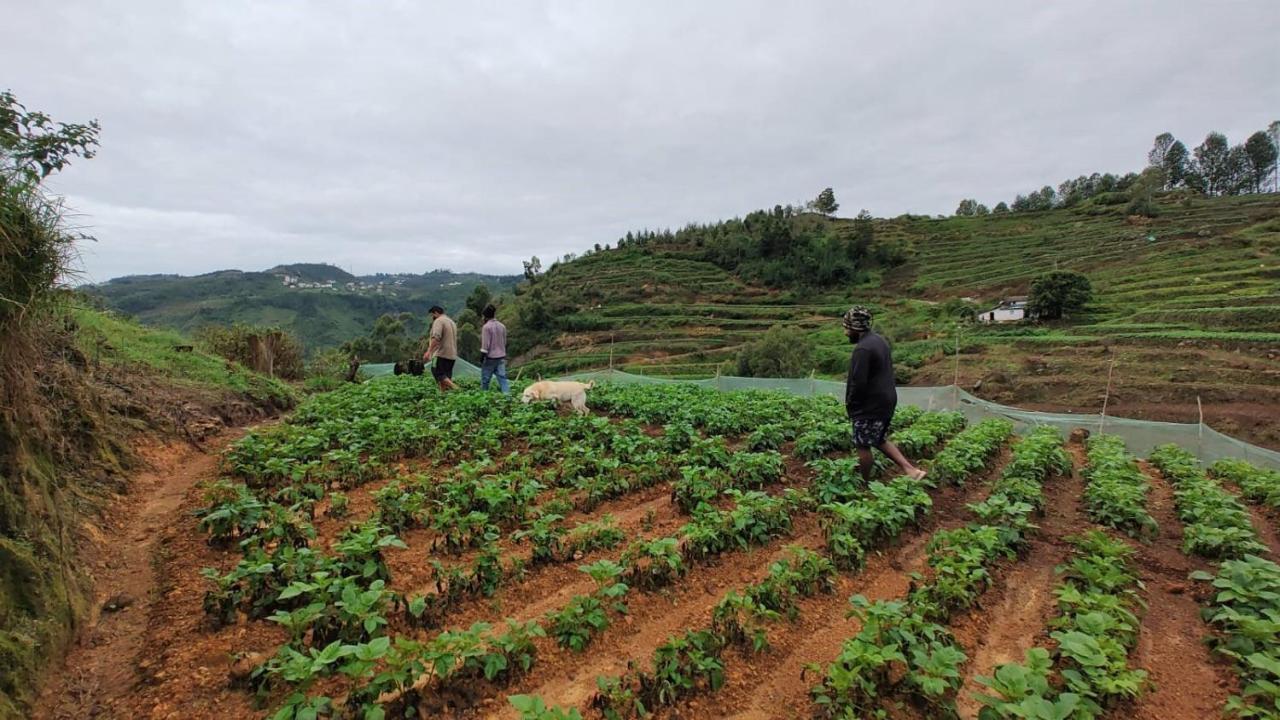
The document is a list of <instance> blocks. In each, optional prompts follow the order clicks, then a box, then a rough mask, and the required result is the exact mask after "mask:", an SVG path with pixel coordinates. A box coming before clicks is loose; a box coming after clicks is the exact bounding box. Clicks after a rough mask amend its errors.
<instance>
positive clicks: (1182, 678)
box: [1126, 462, 1237, 720]
mask: <svg viewBox="0 0 1280 720" xmlns="http://www.w3.org/2000/svg"><path fill="white" fill-rule="evenodd" d="M1139 464H1140V465H1141V467H1142V470H1143V472H1145V473H1146V474H1147V476H1148V477H1149V478H1150V479H1151V493H1150V495H1149V496H1148V501H1147V504H1148V511H1149V512H1150V513H1151V516H1152V517H1154V518H1155V519H1156V522H1157V523H1158V524H1159V526H1160V534H1159V536H1158V537H1156V538H1155V539H1154V540H1152V541H1150V542H1148V543H1138V544H1136V545H1137V547H1138V555H1137V561H1138V567H1139V569H1140V575H1141V578H1142V582H1143V583H1144V584H1145V585H1146V598H1147V603H1148V607H1147V611H1146V613H1145V614H1144V615H1143V617H1142V624H1141V626H1140V629H1139V631H1138V647H1137V648H1136V649H1135V650H1134V653H1133V655H1132V656H1131V659H1132V661H1133V664H1134V665H1135V666H1137V667H1141V668H1143V669H1144V670H1146V671H1147V672H1148V673H1150V676H1149V677H1150V679H1151V682H1152V685H1153V687H1152V688H1151V689H1149V690H1148V691H1147V692H1145V693H1143V694H1142V695H1141V696H1140V697H1139V698H1138V699H1137V701H1136V702H1135V703H1134V705H1133V707H1132V708H1131V709H1129V710H1130V712H1128V713H1126V717H1133V718H1138V719H1140V720H1169V719H1170V718H1184V717H1185V718H1193V717H1203V718H1209V717H1218V716H1220V715H1221V714H1222V706H1223V704H1224V703H1225V702H1226V700H1227V696H1228V695H1230V694H1231V693H1232V692H1233V691H1234V689H1235V687H1236V684H1237V683H1236V680H1235V677H1234V674H1233V673H1231V672H1230V669H1229V668H1228V667H1227V666H1226V665H1225V664H1223V663H1221V662H1218V661H1217V660H1216V659H1215V658H1214V657H1213V654H1212V652H1211V651H1210V650H1209V648H1208V647H1207V646H1206V645H1205V644H1204V642H1203V639H1204V638H1205V637H1206V636H1207V635H1209V633H1210V630H1209V628H1208V626H1206V625H1205V624H1204V622H1203V621H1201V619H1200V605H1199V604H1198V603H1197V602H1196V599H1195V591H1194V588H1193V582H1192V581H1190V580H1188V578H1187V576H1188V575H1189V574H1190V573H1191V572H1192V571H1195V570H1209V571H1212V570H1213V568H1212V566H1210V565H1209V564H1208V563H1206V562H1204V561H1203V560H1200V559H1198V558H1193V557H1190V556H1188V555H1187V554H1185V553H1183V552H1182V550H1181V546H1182V523H1181V521H1179V520H1178V517H1177V512H1176V509H1175V507H1174V498H1173V487H1172V486H1171V484H1170V483H1169V481H1168V480H1167V479H1165V477H1164V476H1163V475H1161V474H1160V471H1159V470H1157V469H1155V468H1154V467H1152V466H1151V465H1149V464H1148V463H1146V462H1140V463H1139Z"/></svg>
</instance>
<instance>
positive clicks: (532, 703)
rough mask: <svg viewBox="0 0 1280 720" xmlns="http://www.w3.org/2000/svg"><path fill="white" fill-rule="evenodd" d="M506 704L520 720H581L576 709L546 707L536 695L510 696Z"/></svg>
mask: <svg viewBox="0 0 1280 720" xmlns="http://www.w3.org/2000/svg"><path fill="white" fill-rule="evenodd" d="M507 702H509V703H511V707H513V708H515V709H516V712H518V713H520V720H582V713H579V712H578V709H577V708H567V709H566V708H562V707H558V706H548V705H547V704H546V702H545V701H543V699H542V698H540V697H538V696H536V695H512V696H511V697H509V698H507Z"/></svg>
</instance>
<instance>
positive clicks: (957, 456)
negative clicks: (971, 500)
mask: <svg viewBox="0 0 1280 720" xmlns="http://www.w3.org/2000/svg"><path fill="white" fill-rule="evenodd" d="M1012 434H1013V423H1011V422H1009V421H1008V420H1005V419H1003V418H990V419H988V420H983V421H982V422H980V423H978V424H977V425H974V426H973V427H970V428H966V429H964V430H962V431H961V432H960V433H959V434H958V435H956V436H955V437H953V438H951V441H950V442H948V443H947V446H946V447H945V448H943V449H942V451H941V452H939V453H938V454H937V455H936V456H935V457H934V459H933V462H932V463H930V465H929V473H930V475H932V479H933V481H934V482H936V483H939V484H944V485H963V484H964V481H965V480H967V479H968V478H969V476H970V475H973V474H974V473H977V472H978V471H980V470H982V469H983V468H985V467H986V466H987V463H989V462H991V460H992V458H994V457H995V454H996V452H998V451H999V450H1000V448H1001V446H1003V445H1004V443H1005V441H1006V440H1008V439H1009V436H1010V435H1012Z"/></svg>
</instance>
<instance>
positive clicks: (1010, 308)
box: [978, 295, 1027, 323]
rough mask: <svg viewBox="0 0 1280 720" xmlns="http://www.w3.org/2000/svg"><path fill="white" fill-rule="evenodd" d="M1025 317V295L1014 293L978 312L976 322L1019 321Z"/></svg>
mask: <svg viewBox="0 0 1280 720" xmlns="http://www.w3.org/2000/svg"><path fill="white" fill-rule="evenodd" d="M1026 318H1027V296H1026V295H1014V296H1011V297H1007V298H1005V299H1004V300H1001V301H1000V304H999V305H997V306H995V307H993V308H991V309H990V310H987V311H986V312H981V313H978V322H982V323H1007V322H1019V321H1021V320H1025V319H1026Z"/></svg>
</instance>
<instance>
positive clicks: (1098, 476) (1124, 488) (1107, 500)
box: [1084, 435, 1157, 537]
mask: <svg viewBox="0 0 1280 720" xmlns="http://www.w3.org/2000/svg"><path fill="white" fill-rule="evenodd" d="M1088 449H1089V463H1088V465H1086V466H1085V468H1084V476H1085V479H1086V480H1088V481H1089V484H1088V486H1086V487H1085V490H1084V502H1085V507H1086V509H1087V510H1088V511H1089V517H1090V518H1092V519H1093V521H1094V522H1096V523H1099V524H1101V525H1106V526H1107V527H1113V528H1116V529H1117V530H1120V531H1121V532H1124V533H1126V534H1128V535H1130V536H1132V537H1142V536H1152V535H1155V533H1156V529H1157V528H1156V521H1155V518H1153V517H1151V515H1150V514H1149V513H1148V512H1147V510H1146V502H1147V492H1148V491H1149V490H1150V489H1151V482H1150V481H1149V480H1148V479H1147V476H1146V475H1145V474H1143V472H1142V470H1140V469H1139V468H1138V462H1137V460H1136V459H1135V458H1134V457H1133V456H1132V455H1130V454H1129V453H1128V452H1127V451H1126V450H1125V448H1124V440H1123V439H1121V438H1120V437H1118V436H1115V435H1097V436H1094V437H1092V438H1089V444H1088Z"/></svg>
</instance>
